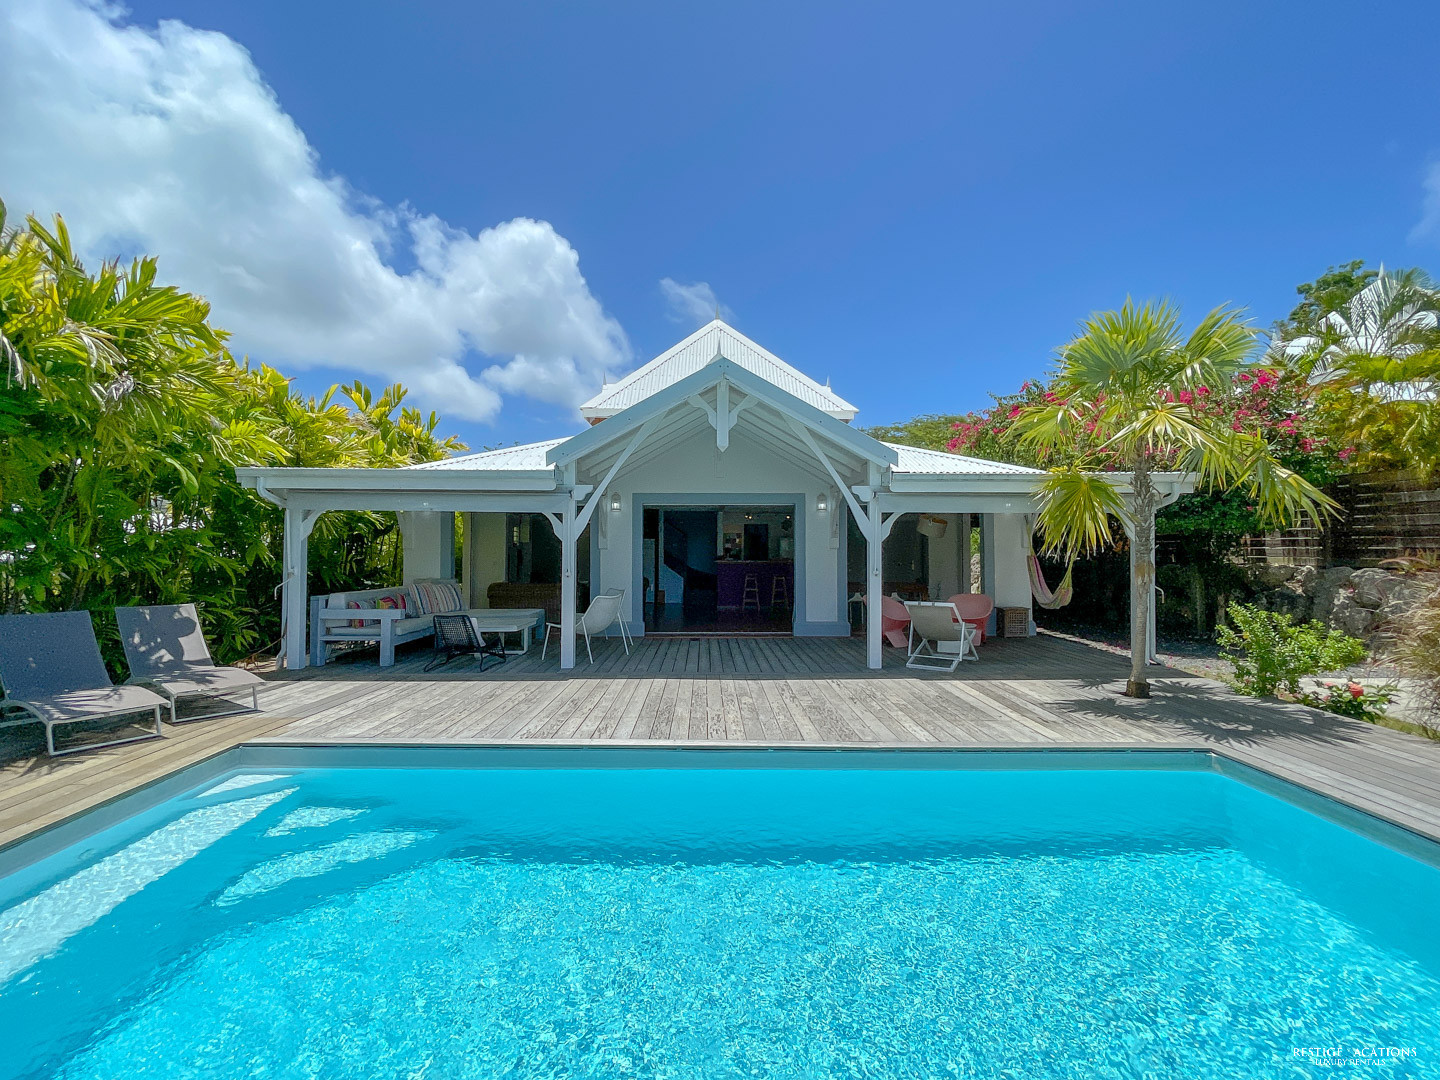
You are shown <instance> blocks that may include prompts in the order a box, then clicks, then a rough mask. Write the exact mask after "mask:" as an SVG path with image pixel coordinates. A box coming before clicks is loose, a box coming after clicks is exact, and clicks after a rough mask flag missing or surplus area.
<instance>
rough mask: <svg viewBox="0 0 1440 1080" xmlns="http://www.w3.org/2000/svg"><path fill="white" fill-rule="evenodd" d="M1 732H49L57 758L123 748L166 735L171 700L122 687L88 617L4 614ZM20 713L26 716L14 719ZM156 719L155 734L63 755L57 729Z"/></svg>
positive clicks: (0, 625) (49, 746)
mask: <svg viewBox="0 0 1440 1080" xmlns="http://www.w3.org/2000/svg"><path fill="white" fill-rule="evenodd" d="M0 683H4V684H5V696H4V698H3V699H0V727H16V726H18V725H20V724H32V723H39V724H44V725H45V749H46V750H47V751H48V752H49V753H50V755H51V756H52V757H54V756H58V755H60V754H73V753H75V752H77V751H79V750H93V749H96V748H98V747H101V746H119V745H120V744H121V743H128V742H137V741H139V740H140V739H155V738H158V737H159V736H160V735H162V734H163V732H162V731H161V728H160V709H161V707H162V706H164V704H165V699H164V698H162V697H160V695H158V694H156V693H154V692H153V691H150V690H146V689H143V688H142V687H139V686H116V685H114V684H113V683H112V682H111V681H110V674H109V673H108V672H107V671H106V670H105V661H104V660H102V659H101V658H100V646H99V644H98V643H97V642H96V640H95V627H94V626H93V625H92V624H91V622H90V613H89V612H88V611H57V612H52V613H49V614H45V615H0ZM15 712H19V713H21V714H22V715H20V716H19V717H16V716H14V715H13V714H14V713H15ZM137 712H153V713H154V714H155V731H154V733H153V734H152V733H149V732H147V733H146V734H144V735H130V736H127V737H126V738H123V739H111V740H109V741H108V742H102V743H86V744H85V745H83V746H76V747H72V748H70V749H69V750H56V749H55V729H56V728H57V727H59V726H60V725H61V724H83V723H86V722H87V721H93V720H103V719H105V718H107V717H111V716H123V715H125V714H127V713H137Z"/></svg>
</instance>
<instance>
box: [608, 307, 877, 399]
mask: <svg viewBox="0 0 1440 1080" xmlns="http://www.w3.org/2000/svg"><path fill="white" fill-rule="evenodd" d="M717 356H722V357H724V358H725V359H726V360H729V361H731V362H732V363H735V364H738V365H739V366H741V367H743V368H745V369H746V370H747V371H751V372H754V373H755V374H756V375H758V376H759V377H760V378H762V379H764V380H765V381H766V382H768V383H771V384H773V385H775V386H778V387H779V388H780V389H781V390H784V391H785V392H786V393H787V394H790V395H791V396H792V397H796V398H798V399H800V400H801V401H803V402H805V404H807V405H810V406H812V407H814V408H816V409H819V410H820V411H821V412H824V413H829V414H830V415H831V416H833V417H836V418H837V419H840V420H853V419H854V418H855V413H856V412H857V411H858V410H856V408H855V406H854V405H851V404H850V403H849V402H848V401H846V400H845V399H844V398H842V397H841V396H840V395H839V394H837V393H835V392H834V391H833V390H831V389H830V388H829V387H828V386H821V385H820V384H819V383H817V382H816V381H815V380H814V379H812V378H810V377H809V376H808V375H805V374H803V373H802V372H799V371H797V370H795V368H793V367H791V366H790V365H789V364H787V363H785V361H783V360H781V359H780V358H779V357H778V356H775V355H774V354H773V353H770V352H767V351H766V350H764V349H762V348H761V347H760V346H759V345H757V344H755V342H753V341H751V340H750V339H749V338H747V337H746V336H745V335H744V334H742V333H740V332H739V331H738V330H736V329H735V328H734V327H732V326H730V325H728V324H727V323H725V322H722V321H721V320H719V319H716V320H715V321H714V322H712V323H709V324H708V325H706V326H702V327H701V328H700V329H699V330H697V331H695V333H693V334H691V335H690V336H689V337H688V338H686V339H685V340H684V341H682V342H680V343H679V344H678V345H674V346H672V347H671V348H669V349H666V350H665V351H664V352H663V353H661V354H660V355H659V356H657V357H655V359H654V360H651V361H650V362H649V363H648V364H645V365H644V366H642V367H639V368H636V369H635V370H634V371H632V372H631V373H630V374H629V375H626V376H625V377H624V378H623V379H621V380H620V381H619V382H614V383H610V384H609V385H608V386H605V387H603V388H602V389H601V391H600V393H598V394H596V395H595V396H594V397H592V398H591V399H590V400H589V401H587V402H585V404H584V405H582V406H580V414H581V415H582V416H585V417H587V418H592V417H605V416H614V415H615V414H616V413H618V412H620V411H622V410H623V409H628V408H629V407H630V406H631V405H635V404H638V403H639V402H641V401H644V400H645V399H646V398H647V397H649V396H650V395H651V394H654V393H656V392H657V391H660V390H663V389H665V387H667V386H671V385H673V384H674V383H677V382H679V381H680V380H681V379H683V378H685V377H687V376H689V375H693V374H694V373H695V372H697V371H699V370H700V369H701V368H703V367H704V366H705V365H706V364H709V363H710V362H711V361H713V360H714V359H715V358H716V357H717Z"/></svg>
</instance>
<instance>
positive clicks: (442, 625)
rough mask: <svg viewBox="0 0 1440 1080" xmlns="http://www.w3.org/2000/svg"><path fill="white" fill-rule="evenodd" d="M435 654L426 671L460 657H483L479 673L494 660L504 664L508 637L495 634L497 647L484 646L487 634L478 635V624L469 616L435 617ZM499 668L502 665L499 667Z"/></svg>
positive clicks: (426, 666) (495, 645)
mask: <svg viewBox="0 0 1440 1080" xmlns="http://www.w3.org/2000/svg"><path fill="white" fill-rule="evenodd" d="M434 620H435V655H434V656H432V657H431V658H430V662H429V663H428V664H426V665H425V670H426V671H430V670H432V669H433V668H437V667H440V666H441V665H442V664H448V663H449V662H450V661H451V660H453V659H455V657H457V656H478V657H480V670H481V671H484V670H485V661H486V660H488V659H490V658H491V657H494V658H495V659H496V660H498V661H499V663H500V664H503V663H505V635H504V634H496V635H495V644H494V645H487V644H485V635H484V634H480V633H476V631H475V624H474V623H473V622H471V621H470V619H469V617H468V616H466V615H436V616H435V617H434ZM496 666H497V667H498V666H499V664H497V665H496Z"/></svg>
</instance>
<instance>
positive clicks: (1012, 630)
mask: <svg viewBox="0 0 1440 1080" xmlns="http://www.w3.org/2000/svg"><path fill="white" fill-rule="evenodd" d="M995 633H996V636H997V637H1029V636H1030V609H1029V608H1023V607H997V608H996V609H995Z"/></svg>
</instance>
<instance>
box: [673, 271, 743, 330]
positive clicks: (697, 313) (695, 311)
mask: <svg viewBox="0 0 1440 1080" xmlns="http://www.w3.org/2000/svg"><path fill="white" fill-rule="evenodd" d="M660 291H661V293H663V294H664V296H665V303H666V304H667V305H668V306H669V308H670V318H671V319H672V320H673V321H674V322H677V323H693V324H694V325H695V326H703V325H704V324H705V323H708V322H709V321H710V320H711V319H714V318H717V317H719V318H722V319H728V318H730V309H729V308H727V307H725V306H724V305H723V304H721V303H720V301H719V300H717V299H716V298H715V290H714V289H712V288H711V287H710V283H709V282H708V281H697V282H695V283H694V284H693V285H681V284H680V282H678V281H676V280H675V279H674V278H668V277H667V278H661V279H660Z"/></svg>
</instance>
